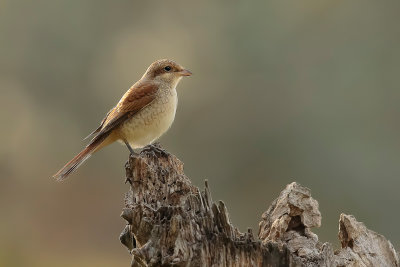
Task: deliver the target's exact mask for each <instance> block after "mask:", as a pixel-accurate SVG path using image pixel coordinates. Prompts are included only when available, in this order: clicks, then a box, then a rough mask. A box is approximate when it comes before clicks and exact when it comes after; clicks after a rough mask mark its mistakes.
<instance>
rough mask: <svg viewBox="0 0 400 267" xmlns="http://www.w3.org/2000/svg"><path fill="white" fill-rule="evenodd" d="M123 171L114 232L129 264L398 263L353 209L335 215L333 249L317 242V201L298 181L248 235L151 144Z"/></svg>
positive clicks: (175, 162) (386, 243) (222, 206)
mask: <svg viewBox="0 0 400 267" xmlns="http://www.w3.org/2000/svg"><path fill="white" fill-rule="evenodd" d="M126 178H127V180H128V181H130V182H131V184H132V186H131V188H130V191H129V192H128V193H127V194H126V196H125V208H124V209H123V212H122V215H121V216H122V217H123V218H124V219H125V220H126V221H127V226H126V227H125V229H124V230H123V232H122V234H121V237H120V239H121V242H122V243H123V244H124V245H125V246H126V247H127V248H128V249H129V251H130V252H131V254H132V262H131V266H399V259H398V255H397V254H396V252H395V250H394V249H393V246H392V245H391V243H390V242H389V241H387V240H386V239H385V238H384V237H383V236H381V235H378V234H376V233H374V232H372V231H370V230H368V229H367V228H366V227H365V226H364V225H363V224H362V223H358V222H357V221H356V220H355V219H354V217H352V216H348V215H343V214H342V215H341V218H340V232H339V238H340V241H341V243H342V249H341V250H340V251H337V252H335V253H334V252H333V249H332V246H331V245H330V244H329V243H324V244H321V243H320V242H318V237H317V236H316V235H315V234H314V233H312V232H311V228H312V227H319V226H320V225H321V214H320V212H319V210H318V202H317V201H316V200H314V199H313V198H312V197H311V194H310V190H309V189H307V188H305V187H302V186H300V185H298V184H297V183H292V184H289V185H288V186H287V187H286V188H285V190H283V191H282V192H281V194H280V196H279V197H278V198H277V199H276V200H275V201H274V202H273V203H272V205H271V207H270V208H268V210H267V211H266V212H265V213H264V214H263V215H262V221H261V222H260V231H259V235H258V237H259V239H255V238H254V236H253V233H252V231H251V230H249V231H248V232H247V233H241V232H239V230H238V229H237V228H235V227H234V226H233V225H232V224H231V222H230V220H229V215H228V212H227V209H226V206H225V204H224V203H223V202H222V201H218V202H213V200H212V197H211V194H210V190H209V188H208V184H207V182H206V183H205V188H204V189H203V190H199V188H197V187H195V186H193V185H192V184H191V182H190V180H189V179H188V178H187V177H186V176H185V174H184V173H183V163H182V162H181V161H179V160H178V159H177V158H176V157H175V156H173V155H171V154H169V153H167V152H166V151H164V150H162V149H161V148H160V147H158V146H149V147H146V148H145V149H144V150H143V151H142V152H141V153H140V155H139V156H136V157H130V158H129V160H128V162H127V164H126Z"/></svg>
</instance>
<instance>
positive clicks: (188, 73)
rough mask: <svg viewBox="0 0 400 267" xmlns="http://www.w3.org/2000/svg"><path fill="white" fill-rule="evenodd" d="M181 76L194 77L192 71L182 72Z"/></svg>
mask: <svg viewBox="0 0 400 267" xmlns="http://www.w3.org/2000/svg"><path fill="white" fill-rule="evenodd" d="M178 73H179V75H181V76H190V75H192V72H191V71H190V70H181V71H180V72H178Z"/></svg>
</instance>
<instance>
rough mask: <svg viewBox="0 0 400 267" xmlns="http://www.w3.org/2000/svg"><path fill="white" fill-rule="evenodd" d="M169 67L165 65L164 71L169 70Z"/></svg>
mask: <svg viewBox="0 0 400 267" xmlns="http://www.w3.org/2000/svg"><path fill="white" fill-rule="evenodd" d="M171 69H172V68H171V66H166V67H165V68H164V70H165V71H170V70H171Z"/></svg>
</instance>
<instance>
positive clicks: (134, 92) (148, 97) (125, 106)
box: [89, 82, 158, 144]
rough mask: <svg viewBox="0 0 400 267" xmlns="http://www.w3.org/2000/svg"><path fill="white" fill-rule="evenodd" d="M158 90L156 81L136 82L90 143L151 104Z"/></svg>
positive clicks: (108, 115)
mask: <svg viewBox="0 0 400 267" xmlns="http://www.w3.org/2000/svg"><path fill="white" fill-rule="evenodd" d="M157 90H158V85H157V84H155V83H150V82H138V83H136V84H134V85H133V86H132V87H131V88H130V89H129V90H128V91H127V92H126V93H125V94H124V95H123V96H122V98H121V100H120V101H119V102H118V104H117V105H116V106H115V107H114V108H113V109H112V110H111V111H110V112H109V113H108V114H107V116H106V118H104V120H103V122H102V127H101V129H100V130H99V131H97V134H96V135H95V136H94V137H93V139H92V140H91V141H90V143H89V144H91V143H93V142H96V141H97V140H98V139H101V138H104V136H105V135H109V134H110V133H111V131H112V130H113V129H115V128H116V127H118V126H120V125H121V124H122V123H124V122H125V121H126V120H127V119H128V118H130V117H131V116H133V115H134V114H136V113H137V112H139V111H140V110H142V109H143V108H144V107H146V106H147V105H148V104H150V103H151V102H152V101H153V100H154V99H155V97H156V93H157ZM95 132H96V131H95Z"/></svg>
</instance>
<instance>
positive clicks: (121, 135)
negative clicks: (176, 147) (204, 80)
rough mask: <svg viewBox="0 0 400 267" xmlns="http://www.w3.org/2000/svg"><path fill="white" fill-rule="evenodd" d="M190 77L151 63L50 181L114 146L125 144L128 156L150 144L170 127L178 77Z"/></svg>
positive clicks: (174, 66) (164, 62)
mask: <svg viewBox="0 0 400 267" xmlns="http://www.w3.org/2000/svg"><path fill="white" fill-rule="evenodd" d="M191 75H192V72H191V71H189V70H187V69H185V68H184V67H182V66H181V65H179V64H178V63H176V62H174V61H172V60H169V59H160V60H157V61H155V62H153V63H152V64H151V65H150V66H149V67H148V68H147V70H146V72H145V73H144V74H143V76H142V77H141V78H140V80H138V81H137V82H136V83H135V84H133V85H132V86H131V87H130V88H129V89H128V91H126V93H125V94H124V95H123V96H122V98H121V99H120V100H119V102H118V103H117V105H116V106H114V107H113V108H112V109H111V110H110V111H109V112H108V113H107V115H106V116H105V118H104V119H103V120H102V121H101V123H100V126H99V127H98V128H97V129H95V130H94V131H93V132H92V133H90V134H89V136H88V137H87V138H89V137H92V139H91V141H90V142H89V143H88V145H87V146H86V147H85V148H84V149H83V150H82V151H81V152H80V153H79V154H77V155H76V156H75V157H74V158H73V159H72V160H70V161H69V162H68V163H67V164H65V166H64V167H62V168H61V169H60V170H59V171H58V172H57V173H56V174H54V175H53V178H55V179H56V180H58V181H62V180H64V179H65V178H67V177H68V176H69V175H70V174H71V173H73V172H74V171H75V170H76V169H78V168H79V166H81V165H82V163H84V162H85V161H86V160H87V159H89V158H90V157H91V156H92V155H93V154H94V153H95V152H97V151H99V150H100V149H102V148H104V147H105V146H107V145H110V144H112V143H114V142H117V141H118V142H120V143H122V144H125V145H126V146H127V148H128V149H129V151H130V153H131V154H135V151H134V149H139V148H143V147H145V146H146V145H150V144H152V143H153V142H154V141H155V140H157V139H158V138H160V137H161V136H162V135H163V134H164V133H165V132H166V131H167V130H168V129H169V128H170V127H171V125H172V123H173V121H174V118H175V113H176V108H177V104H178V96H177V92H176V87H177V85H178V83H179V82H180V80H181V79H182V77H185V76H191ZM85 139H86V138H85Z"/></svg>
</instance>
